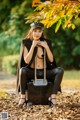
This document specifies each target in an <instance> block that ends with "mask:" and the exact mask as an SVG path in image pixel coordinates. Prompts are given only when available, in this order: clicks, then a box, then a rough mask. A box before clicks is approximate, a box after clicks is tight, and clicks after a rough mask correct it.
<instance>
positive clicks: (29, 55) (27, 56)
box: [23, 41, 38, 64]
mask: <svg viewBox="0 0 80 120" xmlns="http://www.w3.org/2000/svg"><path fill="white" fill-rule="evenodd" d="M37 43H38V42H37V41H33V43H32V46H31V48H30V50H29V52H28V49H27V48H26V47H25V46H24V54H23V56H24V61H25V63H26V64H29V62H30V61H31V59H32V56H33V52H34V48H35V47H36V46H37Z"/></svg>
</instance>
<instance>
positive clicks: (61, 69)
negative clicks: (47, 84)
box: [56, 67, 64, 75]
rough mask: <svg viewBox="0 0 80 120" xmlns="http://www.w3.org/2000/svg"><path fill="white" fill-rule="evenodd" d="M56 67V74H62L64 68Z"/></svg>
mask: <svg viewBox="0 0 80 120" xmlns="http://www.w3.org/2000/svg"><path fill="white" fill-rule="evenodd" d="M56 69H57V73H58V74H62V75H63V74H64V69H63V68H62V67H57V68H56Z"/></svg>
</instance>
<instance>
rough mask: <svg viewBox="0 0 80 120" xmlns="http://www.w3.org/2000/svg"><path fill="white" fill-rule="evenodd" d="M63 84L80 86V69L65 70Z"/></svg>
mask: <svg viewBox="0 0 80 120" xmlns="http://www.w3.org/2000/svg"><path fill="white" fill-rule="evenodd" d="M62 86H69V87H80V71H76V70H71V71H64V77H63V81H62Z"/></svg>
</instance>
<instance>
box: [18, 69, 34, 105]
mask: <svg viewBox="0 0 80 120" xmlns="http://www.w3.org/2000/svg"><path fill="white" fill-rule="evenodd" d="M33 74H34V73H33V71H30V70H29V69H28V68H26V67H22V68H21V69H20V72H19V81H20V92H21V99H20V101H19V106H21V107H22V105H23V103H24V102H25V100H26V95H25V92H26V90H27V83H28V81H29V79H30V78H33Z"/></svg>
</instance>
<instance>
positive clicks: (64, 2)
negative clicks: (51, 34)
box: [26, 0, 80, 32]
mask: <svg viewBox="0 0 80 120" xmlns="http://www.w3.org/2000/svg"><path fill="white" fill-rule="evenodd" d="M32 6H33V7H35V10H34V12H33V13H32V14H30V15H29V16H28V17H27V21H26V22H32V21H41V22H42V23H43V24H44V25H45V27H46V28H49V27H51V26H52V25H54V24H56V27H55V32H57V31H58V29H59V28H60V26H62V28H63V29H65V28H72V29H73V30H74V29H75V27H76V25H77V24H78V25H80V0H74V1H70V0H50V1H46V0H45V2H41V1H40V0H33V3H32Z"/></svg>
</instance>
